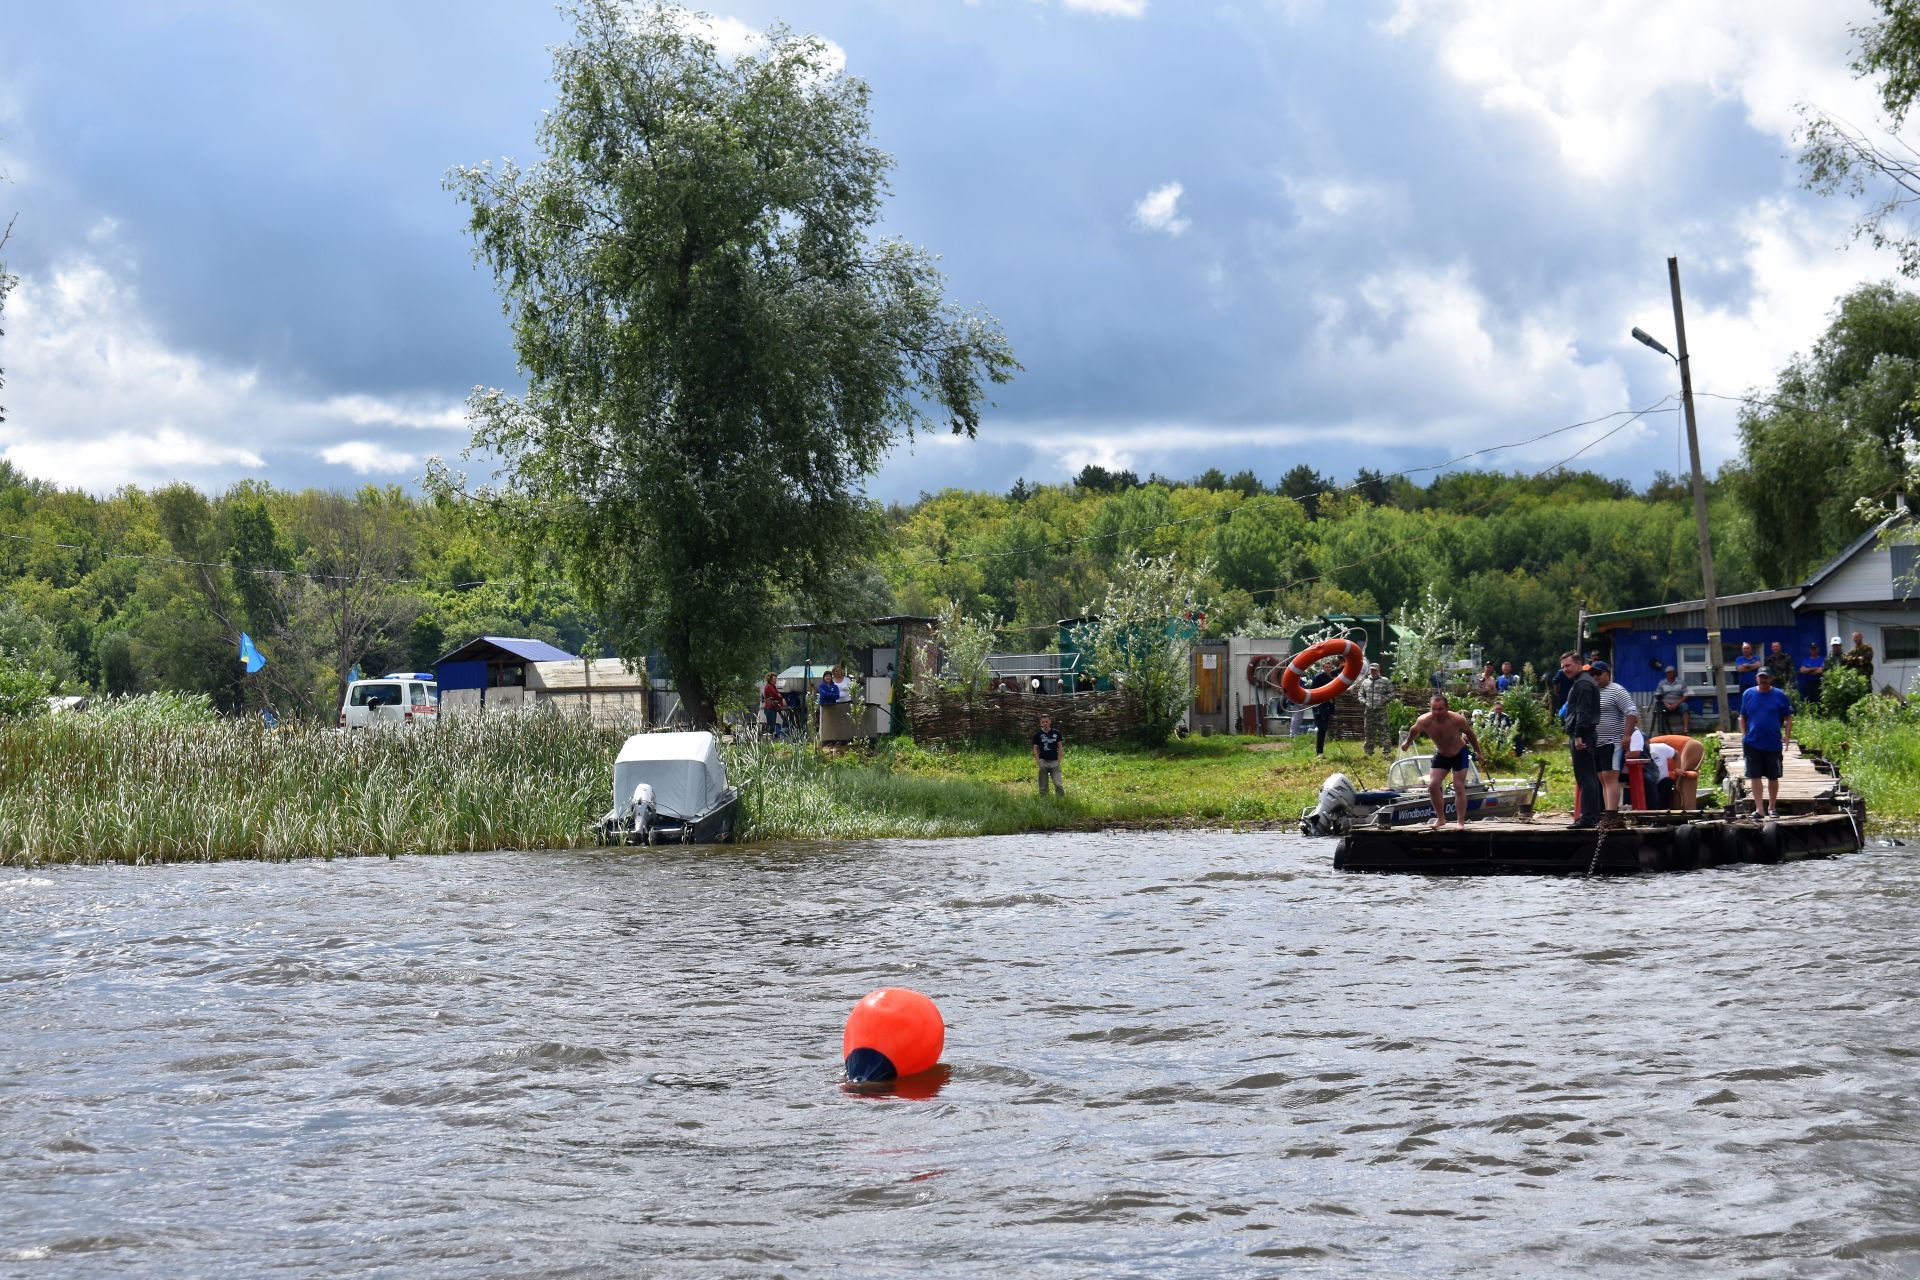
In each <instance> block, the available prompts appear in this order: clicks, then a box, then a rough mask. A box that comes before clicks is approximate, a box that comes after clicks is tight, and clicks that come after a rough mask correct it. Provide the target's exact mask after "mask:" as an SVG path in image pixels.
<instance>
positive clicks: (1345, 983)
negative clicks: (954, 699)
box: [0, 832, 1920, 1280]
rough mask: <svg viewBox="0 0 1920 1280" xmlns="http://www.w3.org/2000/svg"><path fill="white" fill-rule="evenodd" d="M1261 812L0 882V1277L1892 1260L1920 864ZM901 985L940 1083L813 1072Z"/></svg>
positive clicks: (1904, 1220) (1874, 852) (1483, 1270)
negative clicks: (1020, 834)
mask: <svg viewBox="0 0 1920 1280" xmlns="http://www.w3.org/2000/svg"><path fill="white" fill-rule="evenodd" d="M1329 855H1330V850H1329V849H1328V847H1327V846H1325V845H1324V844H1315V843H1311V842H1307V841H1302V840H1299V839H1296V838H1294V837H1291V836H1286V835H1274V834H1259V835H1232V834H1226V833H1205V834H1181V833H1171V834H1168V833H1155V834H1136V833H1125V832H1103V833H1095V834H1087V835H1056V836H1050V837H1046V838H1044V839H1040V838H1006V839H988V840H976V841H950V842H938V841H902V842H873V843H868V844H857V845H842V846H810V847H796V848H791V849H759V850H744V851H736V852H732V853H729V854H727V855H725V856H721V857H711V856H705V855H700V854H693V853H688V852H677V851H666V852H663V853H659V854H653V855H631V854H630V855H624V856H615V855H605V854H598V853H578V854H506V855H488V856H478V857H449V858H415V859H401V860H399V861H395V862H388V861H384V860H382V861H379V862H372V861H367V862H355V861H341V862H336V863H332V864H313V865H306V866H303V865H293V866H285V865H276V866H257V865H249V864H232V865H222V866H184V867H166V868H145V869H129V868H117V867H107V868H74V869H63V870H60V871H56V872H51V873H50V872H47V871H44V870H38V871H35V872H34V873H31V874H28V873H25V872H18V871H9V872H0V915H3V916H4V920H5V926H6V927H5V928H4V929H3V930H0V992H4V993H5V994H4V998H0V1044H5V1045H6V1046H7V1053H6V1054H5V1055H0V1105H4V1107H5V1113H6V1115H7V1123H6V1125H5V1126H0V1271H8V1272H9V1274H11V1273H12V1271H16V1270H17V1271H19V1272H20V1273H22V1274H30V1275H34V1276H43V1275H45V1276H55V1275H74V1276H90V1275H94V1274H102V1273H109V1272H110V1273H113V1274H124V1275H151V1276H172V1275H183V1274H188V1275H196V1276H210V1277H225V1276H233V1277H241V1276H245V1277H252V1276H256V1275H261V1274H273V1275H285V1276H308V1275H311V1276H316V1277H318V1276H326V1277H332V1276H336V1275H340V1274H362V1273H366V1274H393V1275H404V1274H432V1275H436V1276H491V1275H498V1274H503V1273H507V1274H515V1275H526V1276H562V1275H580V1274H595V1275H598V1274H643V1273H644V1274H650V1275H661V1274H665V1275H702V1276H704V1275H707V1274H715V1273H718V1274H728V1275H734V1274H738V1275H752V1274H766V1273H771V1272H778V1273H784V1274H792V1275H800V1274H819V1275H872V1276H890V1275H897V1274H904V1273H912V1272H925V1271H930V1272H933V1273H944V1272H950V1271H951V1272H962V1273H967V1274H972V1273H976V1272H989V1271H1001V1272H1008V1273H1015V1274H1023V1275H1024V1274H1037V1275H1049V1274H1051V1275H1063V1276H1065V1275H1072V1276H1078V1275H1088V1274H1099V1275H1103V1276H1104V1275H1114V1276H1153V1277H1161V1276H1165V1275H1168V1274H1180V1275H1241V1274H1248V1273H1258V1272H1267V1271H1274V1272H1278V1271H1285V1272H1299V1273H1303V1274H1334V1273H1340V1274H1377V1275H1386V1274H1392V1275H1407V1276H1423V1277H1424V1276H1438V1275H1455V1274H1459V1275H1467V1274H1471V1275H1475V1276H1479V1275H1495V1276H1507V1275H1513V1276H1532V1275H1547V1274H1562V1273H1567V1272H1578V1273H1580V1274H1582V1275H1583V1276H1585V1277H1588V1278H1589V1280H1604V1278H1610V1277H1636V1278H1637V1277H1640V1276H1646V1275H1657V1274H1673V1275H1694V1274H1739V1275H1755V1276H1822V1277H1824V1276H1847V1275H1860V1276H1883V1275H1891V1274H1915V1273H1920V1233H1916V1232H1915V1231H1914V1229H1913V1212H1912V1206H1913V1205H1914V1204H1916V1203H1920V1160H1916V1159H1915V1155H1914V1153H1915V1151H1916V1149H1920V1102H1917V1101H1916V1095H1915V1091H1914V1090H1913V1088H1912V1079H1913V1067H1914V1063H1915V1059H1916V1058H1920V1042H1916V1041H1915V1040H1914V1039H1913V1037H1912V1036H1911V1034H1910V1033H1909V1030H1908V1029H1909V1028H1910V1027H1912V1026H1913V1025H1914V1021H1915V1014H1916V1012H1917V1010H1916V1003H1920V957H1916V953H1915V949H1914V948H1913V947H1912V946H1911V938H1912V937H1913V936H1915V934H1916V930H1920V908H1917V907H1916V904H1917V903H1920V894H1917V893H1916V892H1915V890H1916V888H1917V887H1920V885H1916V880H1917V879H1920V877H1916V874H1915V870H1914V868H1915V866H1916V864H1915V863H1913V862H1912V860H1911V856H1910V855H1911V850H1909V849H1906V848H1902V847H1897V846H1894V845H1892V844H1890V843H1884V842H1876V843H1875V845H1874V846H1872V847H1870V848H1869V849H1867V850H1865V851H1863V852H1862V853H1861V854H1860V855H1858V856H1854V857H1849V858H1843V859H1838V860H1835V861H1832V862H1828V863H1819V864H1797V865H1792V866H1785V867H1775V868H1759V867H1740V868H1727V869H1723V870H1716V871H1708V872H1700V873H1695V874H1689V875H1675V876H1665V877H1649V878H1646V879H1640V880H1633V881H1620V882H1610V883H1587V882H1582V881H1559V880H1537V881H1536V880H1526V879H1510V880H1494V881H1469V880H1420V879H1417V878H1407V877H1378V878H1376V877H1350V876H1340V875H1336V874H1334V873H1333V872H1332V870H1331V868H1330V866H1329V865H1328V862H1329ZM881 985H906V986H913V987H917V988H920V989H922V990H925V991H927V992H929V993H930V994H932V995H934V996H935V997H936V999H938V1000H939V1002H940V1004H941V1006H942V1009H943V1011H944V1013H945V1015H946V1017H947V1021H948V1025H949V1034H948V1047H947V1051H946V1054H945V1063H946V1066H947V1074H946V1075H945V1076H944V1077H942V1078H940V1079H938V1080H936V1081H934V1082H933V1083H932V1084H930V1085H929V1086H928V1087H926V1088H922V1089H909V1088H901V1089H897V1090H884V1091H879V1092H867V1091H862V1090H847V1089H842V1088H841V1087H840V1085H839V1081H838V1071H837V1067H838V1052H839V1034H840V1027H841V1023H842V1021H843V1020H844V1018H845V1017H846V1014H847V1012H848V1010H849V1009H850V1008H851V1006H852V1004H853V1002H854V1001H855V1000H857V999H858V998H859V996H861V995H862V994H864V993H865V992H866V991H867V990H869V989H871V988H873V987H876V986H881Z"/></svg>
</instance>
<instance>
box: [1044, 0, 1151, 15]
mask: <svg viewBox="0 0 1920 1280" xmlns="http://www.w3.org/2000/svg"><path fill="white" fill-rule="evenodd" d="M1060 3H1061V4H1062V5H1063V6H1064V7H1066V8H1068V9H1072V10H1075V11H1077V12H1079V13H1098V14H1104V15H1105V16H1107V17H1110V18H1139V17H1144V16H1145V15H1146V12H1147V0H1060Z"/></svg>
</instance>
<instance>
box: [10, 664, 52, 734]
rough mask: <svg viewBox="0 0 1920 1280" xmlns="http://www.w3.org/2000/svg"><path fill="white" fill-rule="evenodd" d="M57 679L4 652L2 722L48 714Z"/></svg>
mask: <svg viewBox="0 0 1920 1280" xmlns="http://www.w3.org/2000/svg"><path fill="white" fill-rule="evenodd" d="M52 693H53V677H52V676H50V675H48V674H47V673H46V672H44V671H39V670H36V669H34V668H32V667H29V666H27V665H26V664H25V663H23V662H20V661H19V660H17V659H16V658H14V657H13V655H12V654H9V653H6V652H5V651H0V720H30V719H34V718H36V717H39V716H44V715H46V714H47V698H48V696H49V695H50V694H52Z"/></svg>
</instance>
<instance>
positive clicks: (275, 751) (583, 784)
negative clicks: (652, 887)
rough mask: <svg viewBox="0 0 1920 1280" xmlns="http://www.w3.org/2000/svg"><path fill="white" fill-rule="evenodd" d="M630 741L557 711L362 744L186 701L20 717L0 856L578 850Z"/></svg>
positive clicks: (119, 858)
mask: <svg viewBox="0 0 1920 1280" xmlns="http://www.w3.org/2000/svg"><path fill="white" fill-rule="evenodd" d="M135 701H136V702H137V701H139V700H135ZM620 738H621V735H619V734H617V733H613V732H610V731H605V730H596V729H593V728H592V727H590V726H589V725H587V724H586V723H585V722H584V721H582V720H579V719H577V718H572V717H566V716H560V715H553V714H534V715H520V714H516V715H497V716H470V717H463V718H457V719H449V720H448V721H447V722H446V723H443V724H441V725H439V726H437V727H435V728H433V729H430V730H422V731H417V732H403V731H399V730H390V731H389V730H372V731H360V732H353V733H341V732H338V731H335V730H331V729H322V728H311V727H290V728H281V729H274V730H269V729H266V728H265V727H264V726H262V725H260V724H259V723H257V722H254V721H240V720H221V719H206V718H202V717H199V716H196V715H194V714H192V711H191V709H188V708H180V707H138V706H123V707H121V708H119V709H118V710H115V711H110V712H109V714H106V715H101V716H98V717H95V716H91V715H76V716H60V717H54V718H52V719H40V720H35V721H5V722H0V862H5V863H11V864H30V863H35V862H136V863H137V862H178V861H187V860H195V861H197V860H208V859H218V858H267V859H279V858H296V857H323V858H324V857H333V856H336V855H344V854H388V855H394V854H401V853H426V852H441V851H447V850H477V849H501V848H556V847H572V846H577V845H581V844H586V843H590V842H592V841H593V840H594V839H595V838H596V831H595V828H594V820H595V819H597V818H598V817H599V816H600V815H601V814H602V813H604V812H605V811H606V808H607V805H608V802H609V799H610V797H611V795H612V789H613V782H612V761H613V756H614V753H615V751H616V750H617V749H618V746H619V743H620Z"/></svg>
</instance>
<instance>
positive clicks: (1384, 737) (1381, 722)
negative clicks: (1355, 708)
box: [1353, 662, 1393, 755]
mask: <svg viewBox="0 0 1920 1280" xmlns="http://www.w3.org/2000/svg"><path fill="white" fill-rule="evenodd" d="M1353 693H1354V696H1355V697H1357V698H1359V699H1360V721H1361V729H1362V732H1361V738H1362V740H1363V743H1364V750H1365V751H1366V753H1367V754H1368V755H1372V754H1373V744H1374V743H1375V742H1376V741H1377V742H1379V744H1380V750H1381V752H1382V754H1384V753H1385V752H1386V749H1387V747H1388V746H1389V745H1390V744H1391V743H1392V741H1393V730H1392V729H1391V728H1389V727H1388V725H1387V710H1388V708H1390V707H1391V706H1393V681H1391V680H1389V679H1387V678H1386V677H1385V676H1383V675H1381V674H1380V664H1379V663H1377V662H1370V663H1368V664H1367V674H1366V675H1364V676H1362V677H1361V678H1360V680H1359V681H1358V682H1357V683H1355V684H1354V686H1353Z"/></svg>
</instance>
